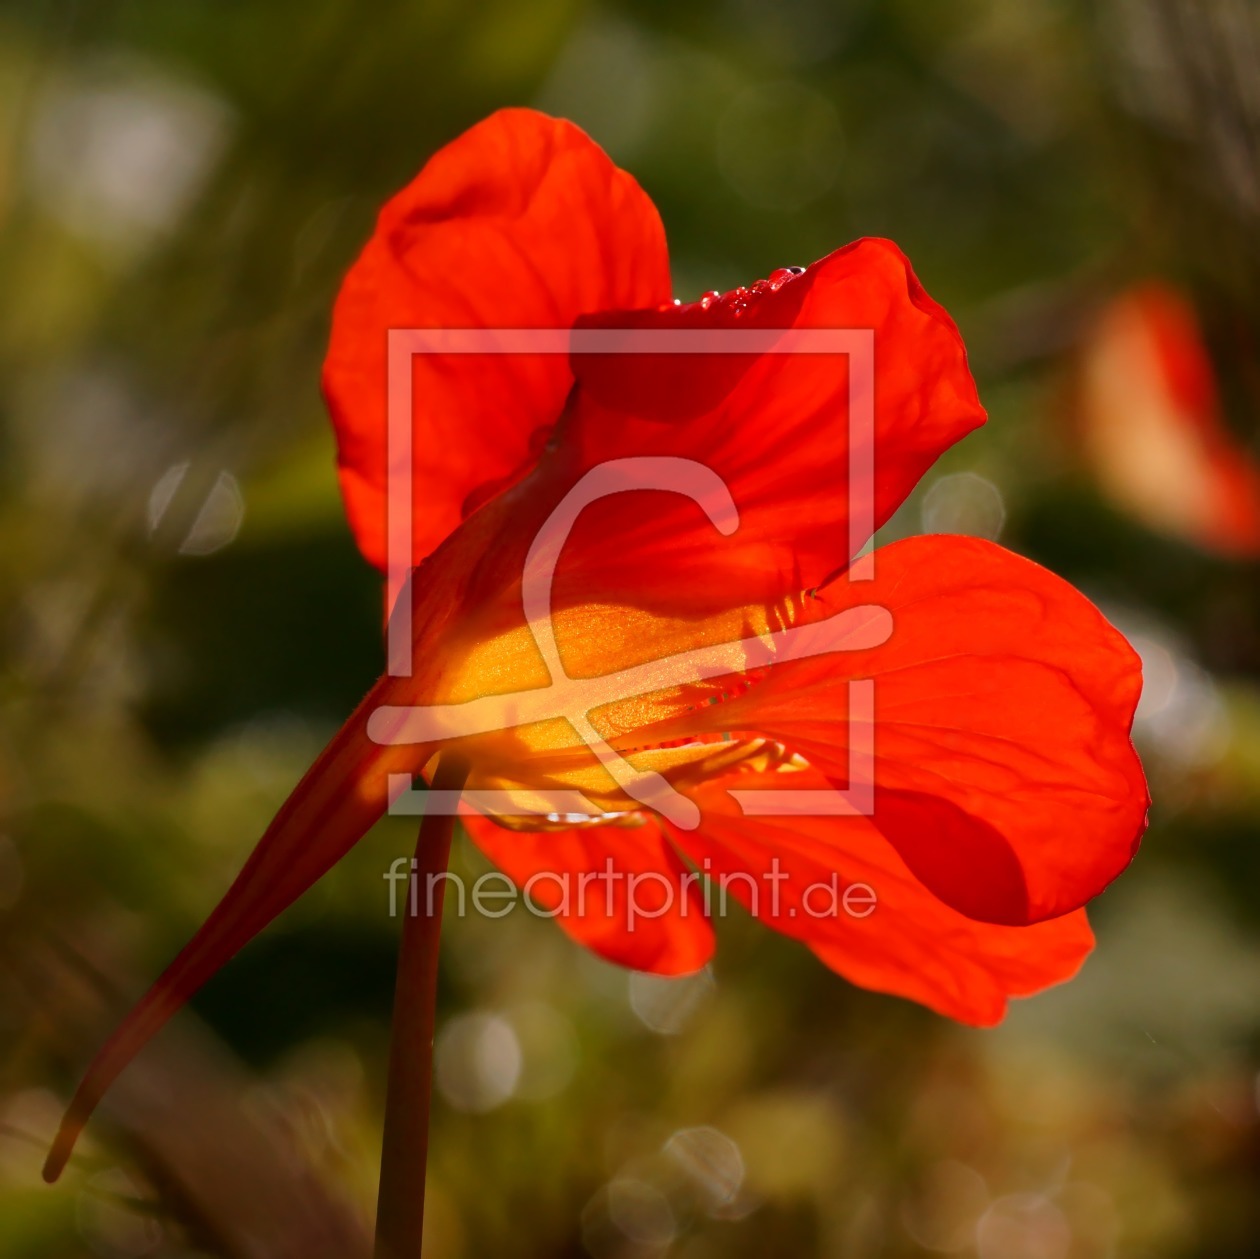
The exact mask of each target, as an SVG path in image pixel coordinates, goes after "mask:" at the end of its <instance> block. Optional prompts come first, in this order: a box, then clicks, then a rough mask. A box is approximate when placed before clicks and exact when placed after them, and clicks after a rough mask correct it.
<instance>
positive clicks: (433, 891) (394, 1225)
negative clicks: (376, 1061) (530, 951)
mask: <svg viewBox="0 0 1260 1259" xmlns="http://www.w3.org/2000/svg"><path fill="white" fill-rule="evenodd" d="M467 778H468V765H467V762H465V761H464V760H463V759H462V758H460V757H457V756H451V755H449V754H448V755H445V756H443V757H442V758H441V759H440V760H439V761H438V765H437V770H436V772H435V773H434V775H433V782H432V784H431V790H433V791H456V792H457V791H460V790H462V789H463V786H464V782H465V780H466V779H467ZM454 829H455V817H454V815H453V814H441V813H436V814H427V815H426V816H425V818H424V821H423V822H421V824H420V835H419V837H418V838H417V840H416V856H415V860H414V861H413V862H412V876H411V877H412V883H411V885H410V886H409V888H408V891H409V892H413V889H414V892H413V894H414V896H415V900H414V902H413V901H412V899H411V895H409V896H408V897H407V898H406V902H405V905H404V910H403V929H402V940H401V943H400V944H399V948H398V978H397V981H396V983H395V986H394V1015H393V1023H392V1026H391V1028H390V1040H389V1079H388V1083H387V1085H386V1092H385V1133H384V1137H383V1139H382V1141H381V1181H380V1190H379V1192H378V1194H377V1200H376V1249H375V1252H374V1253H375V1259H420V1238H421V1233H422V1231H423V1228H424V1179H425V1168H426V1164H427V1161H428V1154H429V1102H430V1097H431V1094H432V1086H433V1026H434V1019H435V1016H436V1012H437V1011H436V1005H437V974H438V936H439V935H440V933H441V930H442V901H443V899H444V895H445V892H446V879H445V878H444V877H442V876H443V875H445V874H446V869H447V863H448V862H449V860H450V853H451V835H452V834H453V832H454ZM413 904H414V912H413Z"/></svg>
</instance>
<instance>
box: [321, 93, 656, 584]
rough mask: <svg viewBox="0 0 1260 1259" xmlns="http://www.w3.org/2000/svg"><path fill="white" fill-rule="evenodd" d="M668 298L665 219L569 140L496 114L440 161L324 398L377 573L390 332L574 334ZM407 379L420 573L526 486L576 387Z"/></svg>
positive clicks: (461, 373) (547, 121)
mask: <svg viewBox="0 0 1260 1259" xmlns="http://www.w3.org/2000/svg"><path fill="white" fill-rule="evenodd" d="M669 298H670V286H669V261H668V255H667V253H666V249H665V236H664V230H663V228H662V227H661V222H660V218H659V216H658V215H657V213H656V209H655V207H654V206H653V205H652V203H651V201H650V200H649V199H648V197H647V195H646V194H645V193H644V192H643V190H642V189H641V188H640V187H639V185H638V184H637V183H636V182H635V181H634V179H633V178H632V177H631V176H630V175H628V174H626V173H625V172H624V171H622V170H619V169H618V168H617V167H616V166H614V165H613V163H612V162H611V161H610V160H609V159H608V157H607V156H606V155H605V154H604V152H603V151H602V150H601V149H600V148H599V147H598V146H597V145H596V144H595V143H594V142H593V141H592V140H590V139H589V138H588V137H587V136H586V135H585V134H584V133H583V132H582V131H580V130H579V129H578V128H577V127H575V126H573V124H572V123H568V122H564V121H561V120H558V119H554V118H548V117H546V116H545V115H543V114H539V113H535V112H533V111H532V110H525V109H509V110H502V111H500V112H499V113H496V114H493V115H492V116H491V117H489V118H488V119H486V120H485V121H484V122H482V123H479V124H478V125H477V126H475V127H473V128H471V129H470V130H469V131H467V132H465V133H464V134H463V135H462V136H460V137H459V138H458V139H457V140H455V141H454V142H453V143H451V144H449V145H447V146H446V147H445V148H443V149H441V150H440V151H439V152H438V153H437V154H435V155H434V156H433V157H432V158H431V159H430V161H429V162H428V164H427V165H426V166H425V167H424V169H423V170H422V171H421V172H420V174H419V175H418V176H417V177H416V179H415V180H413V181H412V183H411V184H409V185H408V186H407V187H406V188H404V189H403V190H402V191H401V192H400V193H398V194H397V196H395V197H394V198H393V200H391V201H390V202H389V203H388V204H387V205H386V206H385V208H384V209H383V210H382V212H381V215H380V218H379V221H378V223H377V227H376V231H375V233H374V235H373V236H372V238H371V240H370V241H369V242H368V244H367V246H366V248H365V249H364V251H363V253H362V255H361V256H360V258H359V259H358V261H357V262H356V263H355V264H354V266H353V267H352V268H351V269H350V272H349V274H348V275H347V276H346V280H345V283H344V284H343V286H342V289H341V293H340V295H339V297H338V299H337V304H336V307H335V310H334V312H333V327H332V337H331V341H330V345H329V349H328V357H327V360H326V362H325V366H324V393H325V396H326V398H327V401H328V405H329V409H330V411H331V413H332V417H333V423H334V425H335V427H336V430H337V442H338V452H339V465H340V470H341V486H342V493H343V495H344V498H345V502H346V511H347V513H348V515H349V517H350V524H351V527H352V529H353V530H354V534H355V537H356V539H357V540H358V543H359V546H360V549H361V550H362V551H363V553H364V555H365V556H366V557H367V558H368V559H369V560H370V561H371V562H372V563H373V564H374V565H376V567H378V568H381V569H384V568H385V565H386V549H387V548H386V504H385V499H386V483H387V450H386V445H387V443H386V400H387V392H388V391H387V355H388V336H389V332H390V330H391V329H396V328H397V329H406V328H473V329H503V328H508V329H512V328H554V329H568V328H570V327H571V326H572V325H573V323H574V321H575V320H576V319H577V317H578V316H579V315H582V314H585V313H587V312H591V311H599V310H607V309H620V308H626V307H640V306H652V305H657V304H660V303H662V302H668V301H669ZM412 367H413V396H414V399H415V402H414V419H413V426H414V443H415V467H414V485H413V489H412V495H413V497H412V501H413V502H414V503H415V505H416V508H415V519H414V554H413V556H412V557H411V563H412V564H415V563H419V561H420V560H422V559H423V558H424V557H425V556H426V555H428V554H429V552H431V551H432V550H433V549H434V548H435V547H436V546H437V545H438V543H439V542H441V540H442V539H443V538H444V537H446V535H447V534H449V533H450V532H451V531H452V530H453V529H454V528H455V526H456V525H458V524H459V522H460V520H461V519H463V517H464V516H465V515H466V514H467V512H468V510H469V509H470V508H471V507H472V506H475V505H476V503H477V501H478V499H479V497H481V496H483V495H485V494H488V493H490V492H492V490H493V489H494V488H498V487H499V486H500V485H502V484H503V483H505V482H507V481H510V480H511V479H512V478H514V477H516V476H518V475H520V474H521V473H522V472H524V471H526V470H527V469H528V467H529V466H530V464H531V463H532V461H533V460H534V459H536V458H537V455H538V453H539V450H540V449H541V444H542V441H543V440H544V439H545V435H546V433H547V431H548V430H549V429H550V428H551V426H552V425H554V423H555V422H556V419H557V418H558V417H559V415H560V412H561V410H562V408H563V405H564V400H565V397H566V396H567V394H568V392H569V389H570V387H571V385H572V383H573V381H572V376H571V373H570V370H569V365H568V363H567V362H566V361H565V359H564V356H563V355H549V356H544V355H536V356H522V355H513V356H506V355H480V354H479V355H463V356H454V355H446V356H439V355H417V356H415V358H414V360H413V364H412ZM391 580H392V581H393V583H394V587H395V592H396V587H397V583H398V580H400V578H399V575H397V574H394V575H392V576H391ZM391 602H392V600H391Z"/></svg>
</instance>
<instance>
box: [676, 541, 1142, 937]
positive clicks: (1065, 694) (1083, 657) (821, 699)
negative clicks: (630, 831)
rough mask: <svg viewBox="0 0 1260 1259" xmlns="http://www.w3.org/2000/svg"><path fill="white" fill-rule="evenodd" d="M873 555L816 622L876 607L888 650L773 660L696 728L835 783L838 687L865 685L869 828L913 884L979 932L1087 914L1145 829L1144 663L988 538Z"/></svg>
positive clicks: (844, 729) (823, 602)
mask: <svg viewBox="0 0 1260 1259" xmlns="http://www.w3.org/2000/svg"><path fill="white" fill-rule="evenodd" d="M874 561H875V563H874V573H875V576H874V579H873V580H870V581H849V580H846V579H841V580H838V581H836V582H835V583H833V584H832V585H830V586H828V587H827V588H826V589H825V590H823V591H822V592H820V598H819V600H818V603H819V607H818V608H817V609H816V610H815V615H824V614H827V613H830V612H833V611H836V610H838V609H841V608H843V607H846V606H857V605H860V604H874V605H878V606H880V607H884V608H886V609H888V611H889V612H890V613H891V615H892V622H893V630H892V635H891V637H890V638H889V639H888V641H887V642H886V643H884V644H883V645H882V646H879V647H874V648H871V649H868V650H860V651H853V652H842V653H833V654H831V655H827V656H818V657H815V658H813V659H806V660H799V661H789V662H785V663H782V664H779V665H775V666H773V667H771V668H770V669H769V670H768V671H767V673H766V674H765V676H764V678H763V679H761V680H760V681H758V682H757V683H756V684H755V685H754V686H753V687H751V688H750V689H749V690H748V691H747V692H746V693H745V694H744V695H742V696H740V697H739V698H737V699H734V700H731V701H730V702H729V703H726V704H719V705H713V706H711V707H709V708H707V709H701V710H700V711H699V712H698V713H696V714H693V715H692V717H691V719H690V721H691V724H692V725H693V726H694V724H695V722H696V721H697V720H699V721H702V722H703V723H704V725H705V727H706V728H708V729H727V730H750V731H758V732H760V733H762V734H765V735H769V736H770V737H771V738H774V739H779V740H782V741H783V742H784V743H785V744H786V745H787V746H788V747H789V748H790V749H792V750H794V751H797V752H799V753H801V754H802V755H803V756H805V757H806V758H807V759H808V761H809V762H810V764H811V765H813V766H814V767H816V768H817V769H818V770H820V771H822V772H823V773H825V774H826V775H827V776H828V777H830V778H831V779H832V780H833V781H836V782H838V783H839V784H840V785H842V786H843V785H845V784H846V783H847V781H848V774H849V749H850V744H851V734H852V733H853V732H852V731H851V730H850V728H849V724H848V721H847V716H848V706H847V697H848V694H849V690H848V684H849V682H850V681H852V680H854V679H866V678H869V679H873V683H874V712H875V719H874V756H875V771H874V778H875V801H874V816H873V819H872V820H873V822H874V824H875V826H876V828H878V830H879V831H880V833H881V834H883V835H884V836H885V837H886V838H887V840H888V841H889V842H890V843H891V844H892V846H893V847H894V848H895V849H896V850H897V852H898V853H899V854H900V856H901V858H902V859H903V860H904V861H905V863H906V865H907V866H908V867H909V868H910V870H911V871H913V873H914V874H915V875H916V877H918V878H919V879H920V880H922V882H923V883H924V884H926V886H927V887H928V888H929V889H931V891H932V892H934V893H935V894H936V895H937V896H939V897H940V899H941V900H943V901H945V902H946V903H947V904H949V905H951V906H953V907H954V908H955V909H957V910H958V911H959V912H961V913H964V914H966V915H967V916H969V917H971V918H975V919H978V920H982V921H986V922H994V923H1006V924H1025V923H1031V922H1038V921H1040V920H1042V919H1047V918H1053V917H1056V916H1058V915H1060V914H1065V913H1067V912H1069V911H1070V910H1073V909H1077V908H1078V907H1080V906H1081V905H1084V904H1085V903H1086V902H1087V901H1088V900H1090V898H1091V897H1094V896H1096V895H1098V893H1099V892H1101V891H1102V890H1103V888H1104V887H1106V886H1107V884H1108V883H1110V882H1111V880H1112V879H1114V878H1115V877H1116V875H1118V874H1119V873H1120V872H1121V871H1122V870H1123V869H1124V868H1125V866H1127V865H1128V864H1129V862H1130V860H1131V859H1132V857H1133V855H1134V853H1135V852H1136V850H1137V846H1138V841H1139V840H1140V838H1141V836H1142V832H1143V831H1144V830H1145V827H1146V811H1147V806H1148V804H1149V797H1148V795H1147V792H1146V783H1145V779H1144V777H1143V774H1142V767H1141V764H1140V762H1139V761H1138V757H1137V753H1136V752H1135V751H1134V749H1133V745H1132V742H1131V740H1130V737H1129V732H1130V728H1131V726H1132V721H1133V711H1134V708H1135V707H1136V705H1137V700H1138V695H1139V693H1140V691H1141V667H1140V664H1139V661H1138V657H1137V655H1136V653H1135V652H1134V651H1133V650H1132V648H1131V647H1129V645H1128V643H1126V642H1125V640H1124V639H1123V638H1122V637H1121V635H1120V634H1119V633H1118V632H1117V631H1116V630H1115V629H1113V628H1112V627H1111V626H1110V625H1109V624H1108V623H1107V622H1106V620H1104V618H1103V617H1102V615H1101V613H1099V611H1098V610H1097V609H1096V608H1095V607H1094V606H1093V605H1092V604H1091V603H1090V602H1089V601H1088V600H1087V599H1086V598H1085V597H1084V596H1083V595H1081V594H1080V593H1079V592H1078V591H1076V590H1075V589H1073V588H1072V587H1071V586H1070V585H1068V584H1067V582H1065V581H1063V580H1061V579H1060V578H1058V577H1055V576H1054V575H1053V574H1052V573H1049V572H1047V571H1046V570H1045V569H1044V568H1041V567H1040V566H1038V565H1036V564H1034V563H1032V562H1031V561H1029V560H1025V559H1021V558H1020V557H1019V556H1017V555H1013V554H1012V553H1011V552H1009V551H1005V550H1003V549H1002V548H1001V547H998V546H994V545H993V544H992V543H989V542H984V541H980V540H978V539H975V538H960V537H945V536H939V537H923V538H910V539H907V540H906V541H904V542H898V543H894V544H893V545H891V546H888V547H883V548H880V549H879V550H877V551H876V552H875V554H874ZM676 724H681V722H680V723H676ZM857 729H860V727H857ZM654 733H655V734H656V735H658V736H659V737H667V736H668V734H669V733H670V729H669V726H668V724H667V726H666V728H665V729H663V730H656V731H655V732H654ZM859 748H860V744H859Z"/></svg>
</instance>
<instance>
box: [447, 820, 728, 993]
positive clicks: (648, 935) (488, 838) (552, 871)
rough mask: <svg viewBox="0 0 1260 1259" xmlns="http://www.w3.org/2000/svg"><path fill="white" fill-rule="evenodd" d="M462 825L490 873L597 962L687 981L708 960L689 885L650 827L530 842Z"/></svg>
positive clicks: (475, 824)
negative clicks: (500, 873)
mask: <svg viewBox="0 0 1260 1259" xmlns="http://www.w3.org/2000/svg"><path fill="white" fill-rule="evenodd" d="M463 821H464V824H465V826H467V828H468V831H469V834H471V835H472V837H473V839H474V840H475V842H476V844H477V846H478V847H479V848H480V849H481V851H482V852H484V853H485V854H486V856H487V857H489V858H490V860H491V861H493V862H494V863H495V865H497V866H498V867H499V868H500V869H501V870H504V871H506V872H507V873H508V875H510V876H511V878H512V880H513V881H514V882H515V883H516V885H517V886H518V887H519V888H522V889H525V890H528V892H529V895H530V898H531V900H532V901H533V902H534V903H535V904H536V905H537V906H538V907H539V908H540V909H542V910H544V911H545V912H546V914H547V916H549V917H554V918H555V920H556V922H557V924H558V925H559V926H561V927H563V928H564V930H565V931H566V932H567V933H568V934H569V935H570V936H572V937H573V938H574V939H575V940H577V941H578V943H579V944H584V945H585V946H586V947H587V948H588V949H590V950H591V951H592V952H594V953H598V954H599V955H600V957H603V958H606V959H607V960H608V961H610V962H616V963H617V964H618V965H621V966H629V967H632V968H633V969H634V970H642V971H654V972H655V973H656V974H658V975H688V974H690V973H691V972H692V971H696V970H699V969H700V967H702V966H703V965H704V964H705V962H707V961H708V960H709V958H710V957H711V956H712V955H713V928H712V927H711V926H710V925H709V922H708V919H707V918H706V916H705V912H704V902H703V899H702V898H701V895H700V893H699V892H698V891H697V888H696V877H695V875H694V874H691V873H689V872H688V870H687V867H686V866H684V865H683V863H682V862H681V861H680V860H679V859H678V854H677V853H676V852H675V851H674V850H673V848H672V847H670V845H669V844H668V843H666V841H665V839H664V837H663V836H662V835H661V832H660V828H659V826H658V825H657V824H656V822H655V821H647V822H645V823H644V824H643V825H642V826H633V827H623V826H595V827H587V828H575V829H573V830H568V831H554V832H541V833H535V834H529V833H526V832H523V831H511V830H505V829H504V828H503V827H501V826H498V825H497V824H495V823H494V822H491V821H489V820H488V819H486V818H484V817H477V816H467V817H465V818H464V819H463ZM531 880H533V882H532V884H531Z"/></svg>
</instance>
